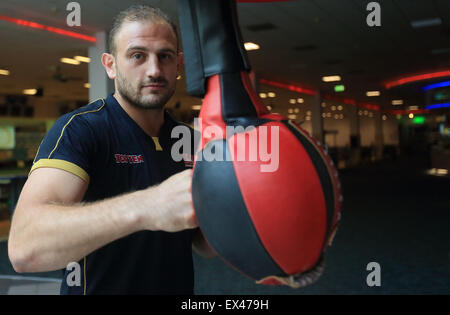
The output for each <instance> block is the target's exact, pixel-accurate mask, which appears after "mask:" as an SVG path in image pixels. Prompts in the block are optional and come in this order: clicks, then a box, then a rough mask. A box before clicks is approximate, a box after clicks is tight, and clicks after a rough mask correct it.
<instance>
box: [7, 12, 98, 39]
mask: <svg viewBox="0 0 450 315" xmlns="http://www.w3.org/2000/svg"><path fill="white" fill-rule="evenodd" d="M0 20H3V21H7V22H11V23H15V24H18V25H23V26H28V27H31V28H36V29H41V30H45V31H48V32H51V33H56V34H60V35H63V36H68V37H74V38H78V39H82V40H86V41H89V42H93V43H95V42H96V41H97V39H96V38H95V37H92V36H88V35H83V34H80V33H75V32H71V31H66V30H63V29H62V28H57V27H52V26H47V25H42V24H39V23H35V22H30V21H25V20H20V19H15V18H10V17H8V16H4V15H0Z"/></svg>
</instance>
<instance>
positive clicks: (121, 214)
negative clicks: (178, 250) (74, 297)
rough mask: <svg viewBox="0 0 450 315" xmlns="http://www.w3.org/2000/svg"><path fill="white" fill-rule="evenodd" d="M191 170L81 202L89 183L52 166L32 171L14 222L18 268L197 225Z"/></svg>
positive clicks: (37, 267)
mask: <svg viewBox="0 0 450 315" xmlns="http://www.w3.org/2000/svg"><path fill="white" fill-rule="evenodd" d="M191 175H192V170H188V171H184V172H181V173H178V174H176V175H174V176H172V177H170V178H169V179H167V180H166V181H164V182H163V183H161V184H160V185H158V186H153V187H150V188H147V189H144V190H140V191H136V192H133V193H129V194H124V195H121V196H118V197H114V198H110V199H106V200H103V201H98V202H94V203H88V204H81V203H80V201H81V200H82V199H83V196H84V194H85V192H86V190H87V183H86V182H85V181H83V180H82V179H81V178H79V177H77V176H75V175H73V174H71V173H69V172H66V171H63V170H59V169H54V168H39V169H36V170H34V171H33V172H32V173H31V175H30V176H29V178H28V180H27V182H26V183H25V185H24V187H23V190H22V193H21V195H20V198H19V201H18V203H17V207H16V210H15V213H14V216H13V220H12V224H11V232H10V236H9V241H8V253H9V257H10V260H11V262H12V264H13V267H14V269H15V270H16V271H17V272H41V271H50V270H56V269H62V268H65V267H66V266H67V264H68V263H70V262H72V261H79V260H80V259H81V258H83V257H84V256H86V255H88V254H89V253H91V252H93V251H94V250H96V249H98V248H100V247H102V246H104V245H106V244H108V243H110V242H112V241H114V240H116V239H119V238H121V237H124V236H126V235H129V234H131V233H133V232H136V231H140V230H164V231H168V232H176V231H180V230H184V229H190V228H195V227H196V226H197V225H198V224H197V221H196V219H195V215H194V211H193V209H192V200H191V193H190V184H191Z"/></svg>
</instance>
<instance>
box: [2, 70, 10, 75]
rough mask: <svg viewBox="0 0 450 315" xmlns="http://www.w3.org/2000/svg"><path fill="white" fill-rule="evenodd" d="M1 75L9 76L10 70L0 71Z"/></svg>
mask: <svg viewBox="0 0 450 315" xmlns="http://www.w3.org/2000/svg"><path fill="white" fill-rule="evenodd" d="M0 75H9V70H5V69H0Z"/></svg>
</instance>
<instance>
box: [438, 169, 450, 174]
mask: <svg viewBox="0 0 450 315" xmlns="http://www.w3.org/2000/svg"><path fill="white" fill-rule="evenodd" d="M437 173H438V174H439V175H447V174H448V170H447V169H445V168H438V169H437Z"/></svg>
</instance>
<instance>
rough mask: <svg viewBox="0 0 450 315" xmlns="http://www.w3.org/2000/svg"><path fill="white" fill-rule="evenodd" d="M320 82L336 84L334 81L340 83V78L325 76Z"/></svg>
mask: <svg viewBox="0 0 450 315" xmlns="http://www.w3.org/2000/svg"><path fill="white" fill-rule="evenodd" d="M322 81H323V82H336V81H341V77H340V76H338V75H330V76H325V77H322Z"/></svg>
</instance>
